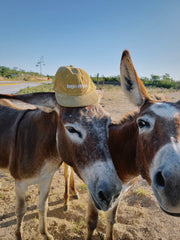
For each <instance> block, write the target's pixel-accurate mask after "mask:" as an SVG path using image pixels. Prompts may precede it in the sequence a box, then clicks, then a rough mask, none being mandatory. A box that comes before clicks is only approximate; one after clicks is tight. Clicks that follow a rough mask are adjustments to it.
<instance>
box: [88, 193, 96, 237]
mask: <svg viewBox="0 0 180 240" xmlns="http://www.w3.org/2000/svg"><path fill="white" fill-rule="evenodd" d="M86 221H87V228H88V234H87V238H86V240H91V239H92V235H93V232H94V230H95V228H96V226H97V222H98V210H97V208H96V207H95V206H94V204H93V202H92V200H91V198H90V196H89V201H88V211H87V219H86Z"/></svg>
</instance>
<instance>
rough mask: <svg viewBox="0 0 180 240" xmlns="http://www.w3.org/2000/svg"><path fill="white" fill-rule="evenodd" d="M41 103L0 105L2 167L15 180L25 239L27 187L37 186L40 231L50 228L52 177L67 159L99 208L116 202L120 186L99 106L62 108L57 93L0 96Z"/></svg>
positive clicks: (106, 117)
mask: <svg viewBox="0 0 180 240" xmlns="http://www.w3.org/2000/svg"><path fill="white" fill-rule="evenodd" d="M3 98H6V99H15V100H20V101H22V102H25V103H30V104H33V105H35V106H37V109H25V110H19V109H15V108H11V107H5V106H0V130H1V131H0V168H3V169H9V172H10V174H11V175H12V177H14V179H15V192H16V215H17V229H16V239H18V240H20V239H22V229H21V226H22V221H23V217H24V214H25V211H26V207H25V193H26V190H27V188H28V186H29V185H32V184H38V187H39V202H38V207H39V230H40V233H41V234H42V235H43V237H44V239H50V240H52V239H53V236H52V235H50V234H49V233H48V231H47V220H46V215H47V197H48V192H49V188H50V184H51V180H52V177H53V175H54V173H55V171H56V170H57V169H58V168H59V166H60V165H61V164H62V162H63V161H64V162H65V163H66V164H68V165H70V166H71V167H73V169H74V170H75V172H76V173H77V175H78V176H79V177H80V178H81V179H82V180H83V181H84V182H85V183H86V184H87V185H88V188H89V192H90V194H91V198H92V200H93V202H94V204H95V206H96V207H97V208H98V209H100V210H104V211H106V210H108V209H109V208H110V207H112V205H113V204H114V203H115V201H117V200H116V199H117V198H118V196H119V193H120V191H121V188H122V184H121V181H120V179H119V178H118V176H117V174H116V171H115V168H114V165H113V163H112V160H111V156H110V152H109V149H108V144H107V141H108V127H109V124H110V117H109V115H108V114H107V113H106V112H104V110H103V109H102V108H101V106H100V105H99V104H94V105H91V106H87V107H79V108H66V107H61V106H60V105H59V104H58V103H57V102H56V99H55V94H54V93H33V94H24V95H2V94H1V95H0V99H3Z"/></svg>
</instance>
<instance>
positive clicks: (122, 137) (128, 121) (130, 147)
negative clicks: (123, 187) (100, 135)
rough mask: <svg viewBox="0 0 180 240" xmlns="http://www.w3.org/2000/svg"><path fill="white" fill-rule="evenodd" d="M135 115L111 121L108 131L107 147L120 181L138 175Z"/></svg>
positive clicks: (125, 180)
mask: <svg viewBox="0 0 180 240" xmlns="http://www.w3.org/2000/svg"><path fill="white" fill-rule="evenodd" d="M135 115H136V114H134V116H132V115H129V116H128V117H126V118H124V119H122V121H121V122H119V123H113V124H112V125H111V126H110V131H109V149H110V153H111V156H112V160H113V163H114V166H115V168H116V171H117V174H118V176H119V178H120V179H121V180H122V182H124V183H125V182H127V181H129V180H130V179H131V178H133V177H136V176H137V175H139V170H138V166H137V163H136V143H137V126H136V123H135Z"/></svg>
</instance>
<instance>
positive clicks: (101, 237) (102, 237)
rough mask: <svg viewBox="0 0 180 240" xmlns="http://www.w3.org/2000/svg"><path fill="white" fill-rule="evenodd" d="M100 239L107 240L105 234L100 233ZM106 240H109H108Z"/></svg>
mask: <svg viewBox="0 0 180 240" xmlns="http://www.w3.org/2000/svg"><path fill="white" fill-rule="evenodd" d="M98 237H99V239H100V240H104V239H105V234H104V233H102V232H98ZM106 240H107V238H106Z"/></svg>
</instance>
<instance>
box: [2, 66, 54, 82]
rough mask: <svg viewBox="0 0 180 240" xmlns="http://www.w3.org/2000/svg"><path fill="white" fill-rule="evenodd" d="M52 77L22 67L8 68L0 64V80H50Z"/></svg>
mask: <svg viewBox="0 0 180 240" xmlns="http://www.w3.org/2000/svg"><path fill="white" fill-rule="evenodd" d="M53 78H54V77H53V76H49V75H46V76H44V75H40V74H39V73H36V72H26V71H24V70H22V69H17V68H13V69H11V68H8V67H5V66H0V81H7V80H16V81H17V80H18V81H47V80H50V81H52V79H53Z"/></svg>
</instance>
